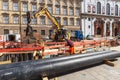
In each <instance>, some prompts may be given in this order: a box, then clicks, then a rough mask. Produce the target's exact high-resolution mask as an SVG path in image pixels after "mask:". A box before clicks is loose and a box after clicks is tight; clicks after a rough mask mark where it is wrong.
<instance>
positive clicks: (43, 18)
mask: <svg viewBox="0 0 120 80" xmlns="http://www.w3.org/2000/svg"><path fill="white" fill-rule="evenodd" d="M40 24H45V17H44V16H41V17H40Z"/></svg>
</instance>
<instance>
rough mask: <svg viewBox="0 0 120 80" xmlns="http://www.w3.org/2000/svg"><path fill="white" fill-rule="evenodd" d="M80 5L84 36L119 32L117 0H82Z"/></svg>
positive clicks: (110, 34) (119, 18)
mask: <svg viewBox="0 0 120 80" xmlns="http://www.w3.org/2000/svg"><path fill="white" fill-rule="evenodd" d="M81 6H82V11H81V16H82V19H81V21H82V22H81V23H82V31H83V34H84V36H87V35H94V36H99V37H105V36H116V35H117V34H118V33H119V32H120V21H119V20H120V1H119V0H83V1H82V3H81Z"/></svg>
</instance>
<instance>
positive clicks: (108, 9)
mask: <svg viewBox="0 0 120 80" xmlns="http://www.w3.org/2000/svg"><path fill="white" fill-rule="evenodd" d="M106 14H107V15H110V4H109V3H107V7H106Z"/></svg>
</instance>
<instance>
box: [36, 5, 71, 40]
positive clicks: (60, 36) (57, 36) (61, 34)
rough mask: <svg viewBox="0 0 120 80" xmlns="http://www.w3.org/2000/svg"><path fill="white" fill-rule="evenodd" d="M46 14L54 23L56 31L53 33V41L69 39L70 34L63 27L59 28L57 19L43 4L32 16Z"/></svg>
mask: <svg viewBox="0 0 120 80" xmlns="http://www.w3.org/2000/svg"><path fill="white" fill-rule="evenodd" d="M44 14H45V15H46V16H47V17H48V18H49V19H50V20H51V21H52V23H53V24H54V25H55V28H56V32H55V33H54V34H53V37H52V39H53V40H54V41H64V40H65V39H70V34H69V33H68V32H67V30H65V29H61V27H62V26H61V25H60V24H59V23H58V21H57V19H56V18H55V17H54V16H52V15H51V13H50V12H49V11H48V9H47V7H46V6H44V7H43V8H42V9H41V10H39V11H37V12H35V13H34V17H35V18H37V17H38V16H41V15H44Z"/></svg>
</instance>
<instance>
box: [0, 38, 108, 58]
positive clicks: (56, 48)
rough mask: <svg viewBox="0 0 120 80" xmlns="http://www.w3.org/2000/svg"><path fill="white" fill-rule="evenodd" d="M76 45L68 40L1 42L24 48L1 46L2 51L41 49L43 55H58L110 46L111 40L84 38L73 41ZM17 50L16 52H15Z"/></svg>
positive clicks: (0, 50) (0, 44)
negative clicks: (28, 42) (39, 42)
mask: <svg viewBox="0 0 120 80" xmlns="http://www.w3.org/2000/svg"><path fill="white" fill-rule="evenodd" d="M73 43H74V47H70V46H68V45H67V43H66V42H46V43H42V46H41V44H39V45H36V44H21V43H12V42H0V46H2V47H6V46H7V47H8V46H12V45H19V46H20V45H21V46H22V48H19V47H18V48H9V47H8V49H7V48H1V49H0V52H1V53H2V52H4V53H5V52H7V54H9V53H8V52H10V54H11V53H12V52H14V54H16V53H17V54H19V52H26V51H39V52H40V53H39V54H41V55H42V56H43V57H44V56H47V55H57V54H64V53H69V54H75V53H82V51H85V50H87V49H89V48H91V49H96V48H97V47H100V48H101V47H104V46H109V45H108V44H109V41H108V40H106V39H104V40H82V41H80V42H73ZM15 52H16V53H15Z"/></svg>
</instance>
